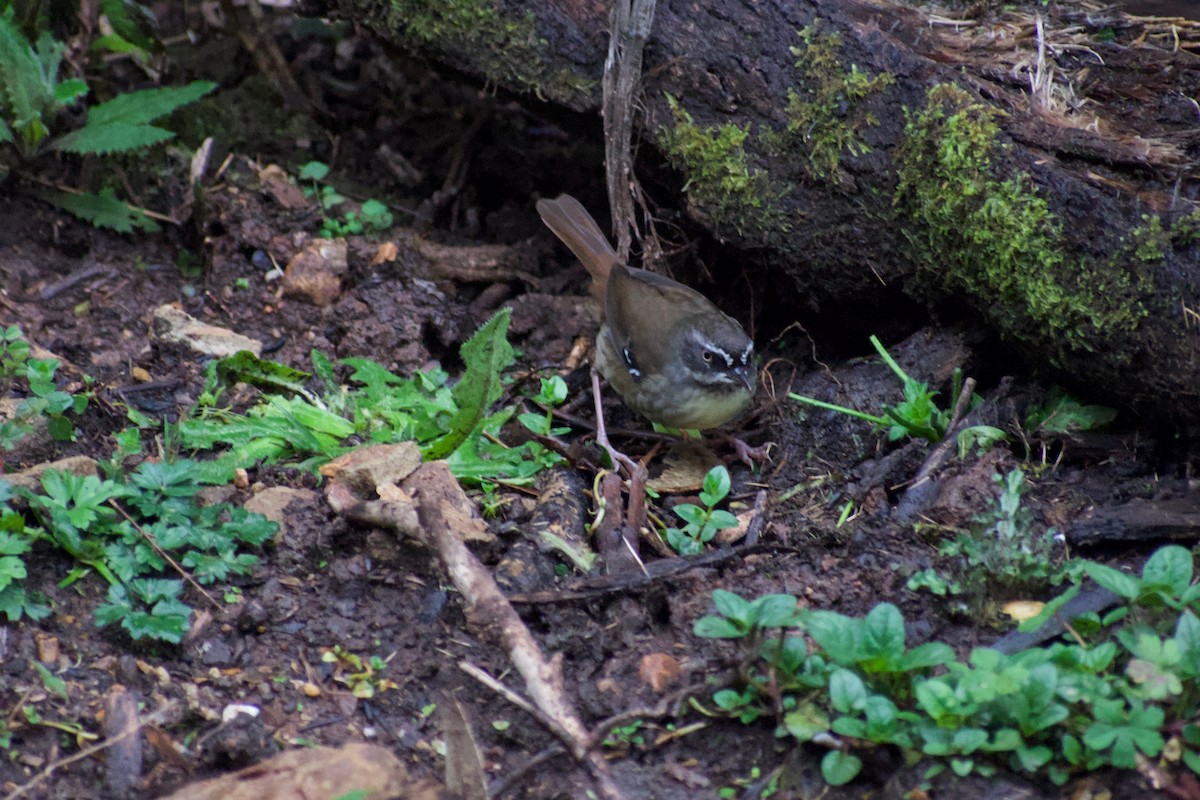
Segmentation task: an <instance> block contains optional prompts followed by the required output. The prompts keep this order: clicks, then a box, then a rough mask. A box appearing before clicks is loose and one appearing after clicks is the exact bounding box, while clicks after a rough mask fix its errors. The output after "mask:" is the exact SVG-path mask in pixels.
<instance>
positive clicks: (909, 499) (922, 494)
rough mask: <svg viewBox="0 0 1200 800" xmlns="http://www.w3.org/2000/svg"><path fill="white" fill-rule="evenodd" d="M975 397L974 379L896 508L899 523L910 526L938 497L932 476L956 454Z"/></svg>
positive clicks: (965, 383)
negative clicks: (962, 427) (959, 432)
mask: <svg viewBox="0 0 1200 800" xmlns="http://www.w3.org/2000/svg"><path fill="white" fill-rule="evenodd" d="M974 393H975V379H974V378H967V379H966V380H965V381H963V385H962V390H961V391H960V392H959V393H958V399H957V400H956V401H955V403H954V411H953V413H952V414H951V415H950V424H949V425H947V426H946V435H945V437H944V438H943V439H942V441H941V442H939V443H938V444H937V446H936V447H934V448H933V450H931V451H930V453H929V456H928V457H927V458H926V459H925V463H923V464H922V465H921V468H920V469H919V470H917V474H916V476H915V477H914V478H913V480H912V483H910V484H909V486H908V489H906V490H905V492H904V497H902V498H901V499H900V504H899V506H898V507H897V508H896V518H897V519H898V520H899V521H900V522H911V521H912V520H913V519H915V518H916V516H917V514H919V513H921V510H922V509H924V508H925V507H926V506H928V505H929V504H930V503H931V502H933V499H934V498H935V497H936V496H937V481H936V480H935V479H934V477H933V473H934V472H936V471H937V470H938V469H940V468H941V466H942V465H943V464H945V463H946V462H947V461H949V460H950V456H951V455H953V454H954V448H955V445H956V443H957V439H958V429H959V423H960V421H961V420H962V417H963V414H964V413H965V412H966V410H967V406H968V405H969V404H970V402H971V395H973V394H974Z"/></svg>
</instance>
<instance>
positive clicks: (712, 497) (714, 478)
mask: <svg viewBox="0 0 1200 800" xmlns="http://www.w3.org/2000/svg"><path fill="white" fill-rule="evenodd" d="M730 485H731V484H730V480H729V470H727V469H725V467H724V466H716V467H713V468H712V469H710V470H709V471H708V473H707V474H705V476H704V488H703V489H702V490H701V492H700V502H701V503H703V504H704V507H703V508H701V507H700V506H698V505H695V504H693V503H680V504H679V505H677V506H675V508H674V509H672V510H673V511H674V512H675V514H676V515H677V516H679V518H680V519H682V520H683V521H684V522H685V523H686V524H685V525H684V526H683V527H682V528H667V529H666V531H665V534H666V537H667V543H668V544H670V545H671V547H673V548H675V552H677V553H679V554H680V555H684V556H690V555H696V554H697V553H702V552H704V545H706V544H708V543H709V542H710V541H712V539H713V537H714V536H716V535H717V531H720V530H724V529H726V528H736V527H737V524H738V521H737V517H735V516H734V515H733V514H730V513H729V512H728V511H723V510H721V509H718V508H716V505H717V504H718V503H720V502H721V501H722V500H724V499H725V497H726V495H728V494H729V489H730Z"/></svg>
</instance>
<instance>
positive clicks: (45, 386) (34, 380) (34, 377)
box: [0, 325, 91, 450]
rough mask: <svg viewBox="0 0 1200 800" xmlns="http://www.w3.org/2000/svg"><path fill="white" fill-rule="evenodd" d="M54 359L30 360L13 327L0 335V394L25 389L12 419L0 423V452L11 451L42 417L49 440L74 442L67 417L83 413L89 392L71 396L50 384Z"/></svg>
mask: <svg viewBox="0 0 1200 800" xmlns="http://www.w3.org/2000/svg"><path fill="white" fill-rule="evenodd" d="M58 364H59V362H58V359H56V358H30V357H29V343H28V342H26V341H25V340H24V339H23V338H21V329H20V327H18V326H16V325H11V326H9V327H8V328H5V329H4V330H3V332H2V333H0V390H4V391H6V392H7V391H9V390H11V389H12V388H13V387H14V386H16V387H18V388H24V389H28V391H29V397H26V398H25V399H24V400H22V401H21V402H20V403H19V404H18V405H17V407H16V409H15V410H14V412H13V414H12V416H11V417H10V418H8V419H6V420H3V421H0V448H3V449H4V450H11V449H12V448H13V447H15V446H16V443H17V442H18V441H20V440H21V439H22V438H23V437H24V436H26V435H27V434H28V433H29V432H30V431H32V430H33V422H34V421H35V420H36V419H38V418H39V417H45V418H46V422H47V429H48V430H49V433H50V438H52V439H54V440H55V441H60V442H70V441H74V440H75V424H74V423H73V422H72V421H71V419H70V417H68V416H67V415H68V414H73V415H75V416H79V415H80V414H82V413H83V412H84V411H85V410H87V405H88V401H89V399H90V397H91V393H90V392H79V393H78V394H75V395H72V394H69V393H67V392H64V391H61V390H59V389H58V388H57V387H56V386H55V384H54V375H55V373H56V372H57V371H58Z"/></svg>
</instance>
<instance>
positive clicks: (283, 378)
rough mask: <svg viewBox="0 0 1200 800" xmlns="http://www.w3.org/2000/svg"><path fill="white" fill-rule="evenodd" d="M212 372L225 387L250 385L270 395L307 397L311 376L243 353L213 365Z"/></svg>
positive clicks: (244, 351) (248, 353)
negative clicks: (274, 393)
mask: <svg viewBox="0 0 1200 800" xmlns="http://www.w3.org/2000/svg"><path fill="white" fill-rule="evenodd" d="M210 369H213V370H216V376H217V378H218V379H220V380H221V381H222V382H223V383H225V384H227V385H229V386H233V385H234V384H236V383H239V382H240V383H246V384H249V385H251V386H254V387H257V388H259V389H263V390H266V391H285V392H295V393H297V394H304V393H306V390H305V388H304V382H305V381H306V380H308V379H309V377H310V376H309V374H308V373H307V372H302V371H301V370H298V369H292V368H291V367H289V366H287V365H286V364H280V363H279V362H277V361H270V360H268V359H265V358H259V357H258V356H256V355H254V354H253V353H251V352H250V351H249V350H241V351H239V352H237V353H234V354H233V355H231V356H226V357H225V358H222V359H218V360H217V361H215V362H213V365H212V366H211V367H210Z"/></svg>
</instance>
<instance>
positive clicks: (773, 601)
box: [747, 594, 796, 628]
mask: <svg viewBox="0 0 1200 800" xmlns="http://www.w3.org/2000/svg"><path fill="white" fill-rule="evenodd" d="M747 619H748V620H749V621H750V623H751V624H752V625H754V626H755V627H757V628H782V627H787V626H789V625H795V624H796V597H795V596H794V595H790V594H764V595H763V596H762V597H758V598H756V599H754V600H753V601H751V603H750V608H749V609H748V610H747Z"/></svg>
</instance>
